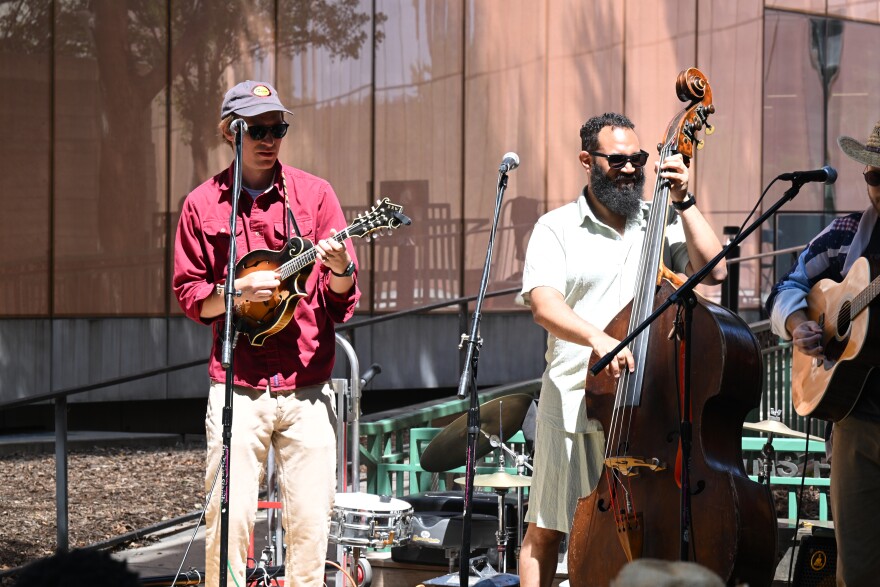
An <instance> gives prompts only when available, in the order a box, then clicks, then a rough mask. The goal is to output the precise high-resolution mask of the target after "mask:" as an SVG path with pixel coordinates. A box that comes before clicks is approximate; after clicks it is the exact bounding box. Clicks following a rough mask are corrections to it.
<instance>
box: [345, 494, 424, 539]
mask: <svg viewBox="0 0 880 587" xmlns="http://www.w3.org/2000/svg"><path fill="white" fill-rule="evenodd" d="M412 514H413V509H412V506H410V505H409V504H408V503H407V502H405V501H403V500H400V499H394V498H393V497H382V496H379V495H372V494H370V493H337V494H336V503H334V505H333V515H332V516H331V518H330V542H332V543H334V544H342V545H345V546H359V547H369V548H384V547H386V546H400V545H402V544H405V543H407V542H409V539H410V538H411V537H412Z"/></svg>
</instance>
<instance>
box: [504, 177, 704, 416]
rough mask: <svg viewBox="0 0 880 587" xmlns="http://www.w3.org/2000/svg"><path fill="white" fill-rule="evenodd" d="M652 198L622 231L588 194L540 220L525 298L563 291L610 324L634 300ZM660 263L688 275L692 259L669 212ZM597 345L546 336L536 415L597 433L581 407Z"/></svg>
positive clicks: (584, 311) (589, 316) (589, 315)
mask: <svg viewBox="0 0 880 587" xmlns="http://www.w3.org/2000/svg"><path fill="white" fill-rule="evenodd" d="M650 206H651V204H650V203H649V202H644V203H643V204H642V210H641V214H640V215H639V216H638V217H637V218H635V219H632V220H630V221H629V222H628V223H627V225H626V228H625V230H624V234H623V236H621V235H620V234H619V233H618V232H617V231H616V230H614V229H613V228H611V227H610V226H608V225H607V224H605V223H603V222H601V221H600V220H599V219H598V218H596V216H595V215H594V214H593V211H592V210H591V209H590V206H589V204H587V201H586V198H585V197H584V196H583V194H582V195H581V196H580V197H579V198H578V199H577V200H576V201H575V202H572V203H570V204H566V205H565V206H562V207H561V208H557V209H556V210H553V211H551V212H548V213H547V214H544V215H543V216H542V217H541V218H539V219H538V222H537V224H536V225H535V228H534V231H533V232H532V236H531V238H530V239H529V246H528V249H527V252H526V259H525V267H524V268H523V287H522V292H521V298H520V301H521V302H522V303H523V304H525V305H529V303H530V299H529V295H530V293H531V291H532V290H533V289H535V288H536V287H542V286H547V287H552V288H553V289H555V290H557V291H559V292H560V293H561V294H562V296H563V298H564V300H565V303H566V304H568V306H569V307H570V308H571V309H572V310H574V312H575V313H576V314H577V315H578V316H580V317H582V318H583V319H584V320H587V321H588V322H590V323H591V324H593V325H595V326H596V327H598V328H605V327H606V326H607V325H608V323H609V322H610V321H611V319H612V318H614V316H616V315H617V314H618V312H620V310H621V309H623V307H624V306H625V305H626V304H627V303H628V302H629V301H630V300H631V299H632V297H633V293H634V291H635V289H636V283H635V282H636V278H637V274H638V269H639V260H640V257H641V251H642V243H643V242H644V238H645V228H646V226H647V218H648V212H649V211H650ZM670 216H671V217H672V218H671V219H672V221H671V223H670V224H669V226H667V228H666V244H665V246H664V249H663V261H664V264H665V265H666V267H668V268H669V269H671V270H673V271H676V272H679V273H683V272H684V270H685V267H687V264H688V255H687V247H686V244H685V237H684V228H683V226H682V224H681V219H680V218H679V216H678V214H670ZM591 353H592V349H591V348H590V347H585V346H581V345H578V344H575V343H572V342H568V341H565V340H561V339H558V338H556V337H555V336H553V335H552V334H548V335H547V353H546V356H545V358H546V360H547V368H546V369H545V370H544V375H543V382H542V386H541V401H540V403H539V410H538V417H539V418H541V420H542V422H544V423H545V424H548V425H550V426H553V427H555V428H559V429H561V430H565V431H566V432H592V431H594V430H596V429H598V427H599V425H598V422H597V421H595V420H589V419H588V417H587V413H586V409H585V406H584V382H585V380H586V375H587V366H588V362H589V359H590V354H591Z"/></svg>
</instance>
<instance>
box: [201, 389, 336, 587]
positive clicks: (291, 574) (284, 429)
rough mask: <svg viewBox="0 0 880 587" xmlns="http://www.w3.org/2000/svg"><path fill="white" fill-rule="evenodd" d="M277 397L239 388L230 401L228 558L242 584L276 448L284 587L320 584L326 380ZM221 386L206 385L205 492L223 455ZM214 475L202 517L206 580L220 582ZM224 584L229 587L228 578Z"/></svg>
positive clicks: (327, 439) (331, 452) (332, 453)
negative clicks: (262, 480)
mask: <svg viewBox="0 0 880 587" xmlns="http://www.w3.org/2000/svg"><path fill="white" fill-rule="evenodd" d="M284 393H285V394H286V395H281V394H276V393H274V392H272V391H269V390H266V389H263V390H258V389H251V388H247V387H238V386H236V387H235V388H234V390H233V403H232V443H231V448H230V456H229V466H230V474H229V478H230V480H229V542H228V553H229V555H228V559H229V565H230V566H231V569H232V573H234V574H235V579H236V580H237V581H238V584H239V585H241V586H243V585H244V584H245V582H244V573H245V568H246V566H247V564H246V563H247V549H248V544H249V541H250V536H251V534H252V533H253V528H254V519H255V518H256V513H257V499H258V493H259V483H260V478H261V475H262V473H263V466H264V463H265V462H266V458H267V455H268V451H269V447H270V446H274V448H275V460H276V462H277V467H276V469H277V478H278V484H279V492H280V496H281V505H282V509H281V520H282V524H283V526H284V530H285V540H284V541H285V546H286V547H287V552H286V555H285V560H284V564H285V571H286V579H287V583H286V584H287V585H289V586H294V587H300V586H309V587H320V586H321V585H323V584H324V560H325V558H326V555H327V536H328V534H329V531H330V513H331V510H332V508H333V498H334V497H335V495H336V412H335V406H334V403H333V390H332V388H331V387H330V385H329V383H328V384H324V385H316V386H311V387H306V388H302V389H298V390H296V392H284ZM224 403H225V384H223V383H214V382H212V383H211V390H210V395H209V397H208V413H207V417H206V420H205V432H206V434H207V441H208V466H207V471H206V475H205V491H210V489H211V485H212V483H213V481H214V476H215V474H216V472H217V467H218V465H219V463H220V457H221V454H222V451H223V435H222V432H223V421H222V412H223V405H224ZM221 483H222V481H221V479H219V478H218V480H217V485H216V487H215V489H214V494H213V495H212V497H211V501H210V504H209V505H208V511H207V516H206V521H207V529H206V536H205V557H206V558H205V571H206V573H205V576H206V584H207V585H209V586H211V587H213V586H215V585H217V584H218V582H219V565H220V492H221ZM227 568H228V567H227ZM227 585H229V586H230V587H233V586H234V585H235V582H233V579H232V575H229V576H228V577H227Z"/></svg>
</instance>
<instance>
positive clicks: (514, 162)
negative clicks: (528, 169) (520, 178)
mask: <svg viewBox="0 0 880 587" xmlns="http://www.w3.org/2000/svg"><path fill="white" fill-rule="evenodd" d="M517 167H519V155H517V154H516V153H514V152H513V151H511V152H510V153H505V154H504V159H503V160H502V161H501V166H500V167H499V168H498V173H507V172H508V171H513V170H514V169H516V168H517Z"/></svg>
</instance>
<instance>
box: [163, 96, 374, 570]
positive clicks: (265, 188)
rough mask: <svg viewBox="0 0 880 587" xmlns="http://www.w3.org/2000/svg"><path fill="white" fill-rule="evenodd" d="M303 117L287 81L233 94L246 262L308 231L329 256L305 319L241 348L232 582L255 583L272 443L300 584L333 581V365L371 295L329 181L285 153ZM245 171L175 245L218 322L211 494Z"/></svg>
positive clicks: (303, 304)
mask: <svg viewBox="0 0 880 587" xmlns="http://www.w3.org/2000/svg"><path fill="white" fill-rule="evenodd" d="M285 113H287V114H291V112H290V111H289V110H287V109H286V108H285V107H284V106H283V105H282V104H281V101H280V100H279V99H278V95H277V92H276V91H275V89H274V88H273V87H272V86H271V85H269V84H267V83H264V82H255V81H250V80H248V81H245V82H242V83H240V84H238V85H236V86H235V87H233V88H232V89H230V90H229V91H228V92H227V93H226V97H225V98H224V100H223V106H222V108H221V114H220V116H221V122H220V132H221V133H222V135H223V137H224V139H225V140H226V141H227V142H229V143H230V145H231V144H232V142H233V138H234V135H233V132H232V131H231V130H230V127H231V125H232V122H233V120H235V119H237V118H241V119H244V121H245V122H246V123H247V127H248V128H247V131H246V132H245V133H244V136H243V141H242V188H243V189H242V192H241V194H240V195H239V200H238V219H237V226H236V235H235V238H236V245H237V256H238V258H239V259H240V258H241V257H242V256H244V255H246V254H247V253H248V252H250V251H253V250H255V249H270V250H274V251H277V250H280V249H281V248H282V247H283V246H284V244H285V243H286V242H287V240H288V239H290V238H291V237H294V236H300V237H302V238H304V239H308V240H309V241H312V242H313V243H314V244H315V247H316V250H317V259H318V263H317V266H316V267H315V268H314V270H313V271H312V272H311V274H310V275H309V278H308V280H307V282H306V288H305V291H306V295H305V296H304V297H303V298H302V299H301V300H300V301H299V303H298V304H297V306H296V309H295V310H294V315H293V319H292V320H291V322H290V323H289V324H288V325H287V326H286V327H284V328H283V329H282V330H281V331H279V332H277V333H276V334H274V335H272V336H269V337H268V338H267V339H265V342H264V343H263V345H262V346H252V345H251V344H250V343H249V341H248V339H247V338H246V337H244V336H241V337H239V340H238V342H237V345H236V347H235V350H234V356H233V368H234V377H233V383H234V387H233V395H234V398H233V418H232V442H231V451H230V457H229V461H230V466H231V471H230V483H229V490H230V492H229V551H228V552H229V568H228V571H229V572H230V573H231V575H230V577H229V579H228V580H227V583H228V584H229V585H233V584H235V583H234V582H233V580H232V578H233V576H234V578H235V580H236V581H237V583H238V584H239V585H244V572H245V568H246V566H247V558H246V557H247V547H248V542H249V537H250V534H251V533H252V531H253V525H254V518H255V516H256V506H257V495H258V491H259V480H260V477H261V472H262V470H263V466H264V463H265V461H266V458H267V455H268V451H269V448H270V446H271V447H274V450H275V456H276V459H277V472H278V481H279V485H280V495H281V501H282V506H283V507H282V522H283V525H284V529H285V544H286V548H287V550H286V556H285V570H286V575H287V585H293V586H300V585H303V586H304V585H309V586H316V585H317V586H320V585H322V584H323V578H324V559H325V556H326V552H327V538H328V533H329V520H330V513H331V510H332V507H333V498H334V496H335V491H336V436H335V429H336V413H335V407H334V406H335V403H334V400H333V394H332V389H331V387H330V385H329V379H330V373H331V371H332V369H333V361H334V356H335V335H334V324H336V323H341V322H344V321H345V320H347V319H348V318H350V317H351V316H352V314H353V312H354V307H355V304H356V303H357V300H358V298H359V296H360V292H359V291H358V288H357V271H356V270H357V259H356V257H355V254H354V250H353V249H351V248H349V247H348V245H347V243H344V242H343V243H338V242H336V241H334V240H332V239H331V238H330V237H332V236H333V235H335V234H336V232H337V230H342V229H343V228H345V226H346V222H345V218H344V217H343V214H342V208H341V206H340V204H339V200H338V199H337V197H336V194H335V193H334V192H333V188H332V187H330V184H329V183H328V182H327V181H325V180H323V179H320V178H318V177H315V176H313V175H310V174H308V173H306V172H304V171H301V170H299V169H296V168H293V167H290V166H287V165H283V164H282V163H281V162H280V161H278V152H279V149H280V148H281V141H282V139H283V138H284V135H285V134H286V133H287V127H288V124H287V123H286V122H285V121H284V114H285ZM232 183H233V168H232V166H230V167H229V168H228V169H226V170H225V171H222V172H221V173H219V174H217V175H215V176H214V177H213V178H211V179H209V180H208V181H206V182H205V183H203V184H202V185H200V186H199V187H197V188H196V189H195V190H193V191H192V192H191V193H190V194H189V195H188V196H187V198H186V200H185V202H184V204H183V209H182V210H181V216H180V223H179V224H178V227H177V237H176V239H175V246H174V277H173V288H174V293H175V295H176V296H177V299H178V301H179V302H180V306H181V308H183V311H184V312H185V313H186V315H187V316H188V317H189V318H191V319H193V320H195V321H197V322H200V323H202V324H208V325H211V326H212V328H213V344H212V349H211V358H210V361H209V365H208V374H209V376H210V379H211V385H210V392H209V397H208V411H207V416H206V421H205V431H206V434H207V442H208V463H207V471H206V476H205V489H206V491H210V490H211V488H212V486H213V485H214V480H215V478H216V475H217V471H218V467H219V464H220V457H221V452H222V444H223V440H222V409H223V405H224V403H225V380H226V371H225V370H224V369H223V367H222V366H221V364H220V360H221V353H222V342H223V341H222V336H223V318H224V312H225V298H224V292H223V289H222V286H223V284H224V283H225V280H226V269H227V265H228V255H229V218H230V216H231V214H232V197H233V196H234V194H233V193H232ZM279 285H280V281H279V275H278V274H277V273H276V272H274V271H254V272H251V273H248V274H247V275H245V276H243V277H238V278H236V279H235V284H234V286H235V290H236V292H240V295H238V296H237V297H236V298H235V300H236V303H237V304H238V303H242V302H261V301H266V300H269V299H270V298H271V297H272V296H273V294H274V293H275V290H276V288H277V287H278V286H279ZM219 487H220V483H219V482H218V483H217V487H216V488H215V489H214V492H213V495H212V496H211V500H210V502H209V506H208V511H207V534H206V544H205V549H206V580H207V584H208V585H217V584H218V581H219V572H220V569H219V563H220V560H219V557H220V554H219V553H220V544H219V542H220V540H219V538H220V516H219V513H220V511H219V509H220V508H219V505H220V492H219Z"/></svg>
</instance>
